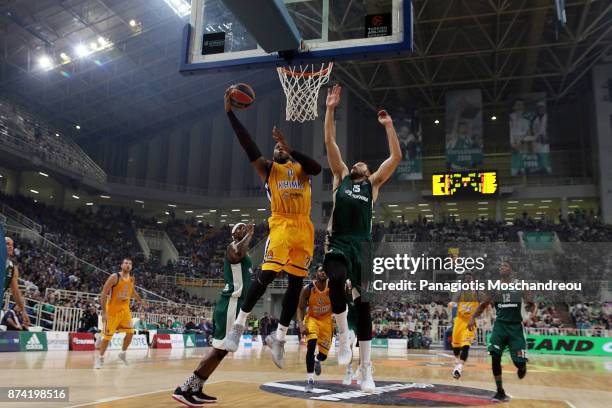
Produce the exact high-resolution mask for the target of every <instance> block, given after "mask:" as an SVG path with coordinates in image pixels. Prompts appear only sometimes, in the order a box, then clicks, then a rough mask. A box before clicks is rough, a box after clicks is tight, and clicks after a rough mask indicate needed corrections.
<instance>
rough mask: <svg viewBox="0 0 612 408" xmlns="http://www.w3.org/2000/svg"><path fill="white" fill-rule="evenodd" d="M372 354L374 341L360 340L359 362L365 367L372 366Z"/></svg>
mask: <svg viewBox="0 0 612 408" xmlns="http://www.w3.org/2000/svg"><path fill="white" fill-rule="evenodd" d="M371 352H372V341H371V340H368V341H361V340H359V360H360V361H361V364H362V365H363V366H367V365H368V364H370V354H371Z"/></svg>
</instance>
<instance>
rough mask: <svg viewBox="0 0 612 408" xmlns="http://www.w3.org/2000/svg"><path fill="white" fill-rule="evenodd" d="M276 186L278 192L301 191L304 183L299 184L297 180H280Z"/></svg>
mask: <svg viewBox="0 0 612 408" xmlns="http://www.w3.org/2000/svg"><path fill="white" fill-rule="evenodd" d="M277 185H278V189H279V190H286V189H294V190H303V189H304V183H300V182H299V181H297V180H280V181H279V182H278V184H277Z"/></svg>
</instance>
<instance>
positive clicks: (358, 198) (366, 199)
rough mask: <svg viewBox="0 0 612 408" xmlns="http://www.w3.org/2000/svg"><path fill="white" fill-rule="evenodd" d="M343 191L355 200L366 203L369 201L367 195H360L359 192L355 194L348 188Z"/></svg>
mask: <svg viewBox="0 0 612 408" xmlns="http://www.w3.org/2000/svg"><path fill="white" fill-rule="evenodd" d="M344 193H345V194H346V195H347V196H349V197H351V198H355V199H357V200H361V201H365V202H366V203H367V202H369V201H370V199H369V198H368V197H366V196H364V195H361V194H355V193H353V192H352V191H351V190H348V189H347V190H344Z"/></svg>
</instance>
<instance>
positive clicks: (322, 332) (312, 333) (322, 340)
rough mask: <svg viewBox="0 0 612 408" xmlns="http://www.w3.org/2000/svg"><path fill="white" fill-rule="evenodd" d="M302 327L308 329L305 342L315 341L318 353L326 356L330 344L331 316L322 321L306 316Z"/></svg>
mask: <svg viewBox="0 0 612 408" xmlns="http://www.w3.org/2000/svg"><path fill="white" fill-rule="evenodd" d="M304 325H305V326H306V328H307V329H308V336H306V341H308V340H314V339H316V340H317V347H318V348H319V353H322V354H324V355H327V353H329V349H330V347H331V342H332V330H333V321H332V318H331V316H329V317H324V318H322V319H315V318H314V317H309V316H306V317H305V318H304Z"/></svg>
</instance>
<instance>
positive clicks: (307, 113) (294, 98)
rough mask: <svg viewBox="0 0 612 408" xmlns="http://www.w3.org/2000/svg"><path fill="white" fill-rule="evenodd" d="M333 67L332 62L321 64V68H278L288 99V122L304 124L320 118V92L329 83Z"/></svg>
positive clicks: (306, 66)
mask: <svg viewBox="0 0 612 408" xmlns="http://www.w3.org/2000/svg"><path fill="white" fill-rule="evenodd" d="M317 65H318V64H317ZM333 66H334V63H333V62H330V63H323V64H321V67H320V68H318V67H317V66H315V64H308V65H300V66H297V67H291V66H290V67H278V68H276V71H277V72H278V78H279V79H280V82H281V85H282V86H283V90H284V91H285V96H286V97H287V107H286V109H285V114H286V117H287V120H292V121H294V122H300V123H304V122H306V121H307V120H315V119H316V118H317V116H319V113H318V112H317V101H318V99H319V90H320V89H321V87H322V86H323V85H325V84H326V83H327V82H329V75H330V74H331V71H332V68H333Z"/></svg>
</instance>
